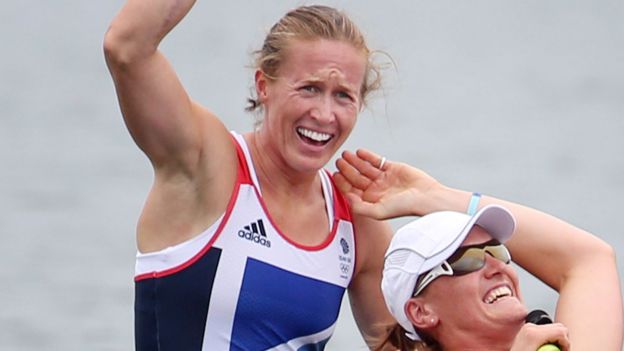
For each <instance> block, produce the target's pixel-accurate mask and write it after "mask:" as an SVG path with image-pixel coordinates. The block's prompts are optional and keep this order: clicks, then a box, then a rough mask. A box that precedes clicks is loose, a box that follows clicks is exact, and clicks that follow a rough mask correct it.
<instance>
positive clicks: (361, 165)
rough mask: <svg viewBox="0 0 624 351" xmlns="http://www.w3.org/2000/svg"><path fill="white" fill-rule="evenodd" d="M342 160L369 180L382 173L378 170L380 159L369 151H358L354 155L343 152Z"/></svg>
mask: <svg viewBox="0 0 624 351" xmlns="http://www.w3.org/2000/svg"><path fill="white" fill-rule="evenodd" d="M343 158H344V159H345V160H346V161H347V162H349V164H350V165H351V166H353V167H354V168H355V169H357V170H358V172H360V173H361V174H362V175H364V176H366V177H367V178H369V179H370V180H373V179H375V178H377V177H379V175H380V174H381V173H382V171H381V170H380V169H379V165H380V164H381V162H382V157H379V156H377V155H376V154H373V153H372V152H370V151H367V150H364V149H360V150H358V151H357V152H356V153H355V154H354V153H352V152H345V153H343Z"/></svg>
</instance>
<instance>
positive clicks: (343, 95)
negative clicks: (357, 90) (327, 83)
mask: <svg viewBox="0 0 624 351" xmlns="http://www.w3.org/2000/svg"><path fill="white" fill-rule="evenodd" d="M336 96H338V98H339V99H345V100H349V101H353V96H352V95H351V94H349V93H348V92H346V91H339V92H337V93H336Z"/></svg>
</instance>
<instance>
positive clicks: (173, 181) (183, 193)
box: [104, 0, 236, 251]
mask: <svg viewBox="0 0 624 351" xmlns="http://www.w3.org/2000/svg"><path fill="white" fill-rule="evenodd" d="M194 3H195V1H194V0H151V1H143V0H129V1H127V2H126V4H125V5H124V6H123V8H122V9H121V11H120V12H119V13H118V15H117V16H116V17H115V18H114V20H113V21H112V23H111V25H110V27H109V29H108V31H107V33H106V36H105V39H104V53H105V57H106V62H107V65H108V67H109V70H110V72H111V75H112V77H113V80H114V83H115V88H116V91H117V96H118V100H119V105H120V107H121V112H122V114H123V117H124V121H125V123H126V125H127V127H128V130H129V131H130V134H131V135H132V137H133V139H134V140H135V142H136V143H137V145H138V146H139V148H141V150H143V151H144V152H145V154H146V155H147V156H148V158H149V159H150V161H151V162H152V165H153V167H154V170H155V181H154V186H153V188H152V191H151V192H150V196H149V197H148V200H147V202H146V205H145V208H144V211H143V214H142V216H141V220H140V222H139V228H138V236H139V249H141V250H142V251H143V250H146V251H152V250H157V249H160V248H163V247H166V246H169V245H172V244H175V243H177V242H180V241H182V240H185V239H188V238H189V237H190V236H192V235H194V234H197V233H198V232H199V231H201V230H202V229H203V228H205V227H206V226H207V225H209V224H210V223H211V221H212V220H214V219H215V218H217V216H218V214H219V213H220V212H222V211H223V210H224V208H225V206H226V203H227V198H228V197H229V195H230V192H229V191H227V190H228V189H231V187H232V186H233V185H232V184H233V179H234V175H235V172H236V168H235V165H236V162H235V158H236V154H235V149H234V147H233V144H232V141H231V139H230V135H229V133H228V131H227V129H226V128H225V127H224V126H223V124H222V123H221V121H220V120H219V119H217V118H216V116H214V115H213V114H211V113H210V112H209V111H208V110H206V109H205V108H203V107H201V106H200V105H199V104H197V103H195V102H193V101H192V100H191V98H190V97H189V96H188V94H187V92H186V91H185V89H184V87H183V86H182V84H181V83H180V81H179V79H178V77H177V76H176V73H175V71H174V70H173V68H172V66H171V65H170V63H169V62H168V61H167V59H166V58H165V57H164V56H163V54H162V53H161V52H160V51H159V50H158V46H159V44H160V42H161V41H162V40H163V38H164V37H165V35H166V34H167V33H169V32H170V31H171V30H172V29H173V28H174V27H175V26H176V25H177V24H178V23H179V22H180V21H181V20H182V18H183V17H184V16H185V15H186V14H187V13H188V12H189V11H190V9H191V7H192V6H193V4H194ZM174 214H175V215H174Z"/></svg>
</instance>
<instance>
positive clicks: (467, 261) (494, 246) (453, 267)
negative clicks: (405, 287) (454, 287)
mask: <svg viewBox="0 0 624 351" xmlns="http://www.w3.org/2000/svg"><path fill="white" fill-rule="evenodd" d="M486 253H487V254H489V255H490V256H492V257H494V258H495V259H497V260H499V261H501V262H503V263H505V264H508V263H509V262H511V254H510V253H509V251H508V250H507V248H506V247H505V245H503V244H501V243H500V242H499V241H498V240H495V239H494V240H490V241H488V242H485V243H482V244H476V245H466V246H462V247H460V248H458V249H457V251H455V252H454V253H453V254H452V255H451V257H449V258H447V259H446V260H445V261H444V262H442V263H440V264H439V265H437V266H435V267H433V268H432V269H431V270H430V271H428V272H427V273H423V274H421V275H420V277H419V278H418V280H417V281H416V287H415V288H414V294H413V295H412V296H418V294H420V293H421V292H422V291H423V290H424V289H425V288H426V287H427V285H429V284H431V282H432V281H434V280H435V279H436V278H438V277H440V276H443V275H449V276H460V275H464V274H468V273H472V272H476V271H478V270H480V269H481V268H483V267H484V266H485V254H486Z"/></svg>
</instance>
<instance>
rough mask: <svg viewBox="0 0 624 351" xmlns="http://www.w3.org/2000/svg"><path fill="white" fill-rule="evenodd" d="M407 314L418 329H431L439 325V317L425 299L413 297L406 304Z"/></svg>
mask: <svg viewBox="0 0 624 351" xmlns="http://www.w3.org/2000/svg"><path fill="white" fill-rule="evenodd" d="M405 314H406V315H407V318H408V319H409V320H410V322H412V324H413V325H414V326H415V327H416V328H418V329H423V330H426V329H431V328H434V327H435V326H436V325H438V315H437V314H436V313H435V310H434V309H433V306H431V305H430V304H428V303H426V302H425V301H424V300H423V299H421V298H418V297H413V298H411V299H409V300H408V301H407V303H406V304H405Z"/></svg>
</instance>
